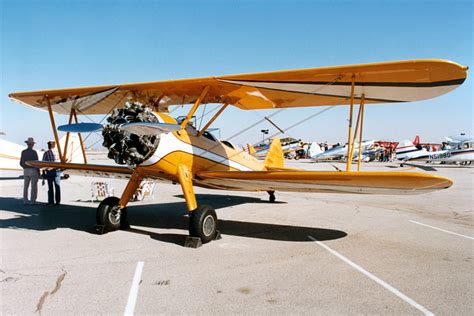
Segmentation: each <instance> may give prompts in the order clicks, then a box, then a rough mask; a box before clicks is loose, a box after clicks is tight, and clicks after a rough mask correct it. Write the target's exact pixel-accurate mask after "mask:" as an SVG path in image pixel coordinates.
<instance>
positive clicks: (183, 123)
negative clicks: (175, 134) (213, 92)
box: [181, 86, 210, 129]
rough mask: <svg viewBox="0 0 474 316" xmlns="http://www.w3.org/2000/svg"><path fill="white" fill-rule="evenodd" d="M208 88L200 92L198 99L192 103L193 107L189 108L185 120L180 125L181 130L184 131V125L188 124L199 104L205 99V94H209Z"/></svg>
mask: <svg viewBox="0 0 474 316" xmlns="http://www.w3.org/2000/svg"><path fill="white" fill-rule="evenodd" d="M209 88H210V87H209V86H206V87H205V88H204V90H202V92H201V95H200V96H199V98H197V99H196V102H194V105H193V107H192V108H191V110H189V113H188V115H186V118H185V119H184V120H183V122H182V123H181V129H184V128H185V127H186V124H188V122H189V120H190V119H191V117H193V115H194V112H196V110H197V108H198V106H199V104H201V101H202V100H203V99H204V98H205V97H206V94H207V92H209Z"/></svg>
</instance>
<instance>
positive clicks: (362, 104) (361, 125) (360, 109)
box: [357, 93, 365, 171]
mask: <svg viewBox="0 0 474 316" xmlns="http://www.w3.org/2000/svg"><path fill="white" fill-rule="evenodd" d="M364 101H365V94H364V93H362V98H361V99H360V107H359V112H360V111H362V113H361V115H360V133H359V155H358V156H357V171H360V157H361V152H362V128H363V127H364V109H365V103H364Z"/></svg>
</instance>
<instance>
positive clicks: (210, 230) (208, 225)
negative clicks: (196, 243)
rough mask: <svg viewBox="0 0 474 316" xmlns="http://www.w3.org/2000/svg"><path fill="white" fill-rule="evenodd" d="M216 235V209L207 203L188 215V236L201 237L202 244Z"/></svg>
mask: <svg viewBox="0 0 474 316" xmlns="http://www.w3.org/2000/svg"><path fill="white" fill-rule="evenodd" d="M216 235H217V215H216V211H214V209H213V208H212V207H210V206H208V205H201V206H199V207H198V208H197V209H196V210H194V211H192V212H191V214H190V216H189V236H191V237H198V238H201V241H202V243H203V244H205V243H208V242H210V241H211V240H214V239H215V238H216Z"/></svg>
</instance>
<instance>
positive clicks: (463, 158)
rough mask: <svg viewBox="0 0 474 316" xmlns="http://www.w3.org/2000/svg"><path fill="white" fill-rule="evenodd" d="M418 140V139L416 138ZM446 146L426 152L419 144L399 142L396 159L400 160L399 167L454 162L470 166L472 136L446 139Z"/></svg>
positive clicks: (472, 158)
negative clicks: (419, 162)
mask: <svg viewBox="0 0 474 316" xmlns="http://www.w3.org/2000/svg"><path fill="white" fill-rule="evenodd" d="M417 137H418V136H417ZM418 140H419V138H418ZM446 140H448V144H449V145H448V146H445V148H446V149H442V150H437V151H428V150H427V149H426V148H425V147H422V146H421V145H420V144H419V141H418V144H417V145H415V144H414V143H413V142H411V141H409V140H403V141H401V142H400V143H399V144H398V146H397V148H396V159H397V160H400V161H401V163H400V167H403V166H404V164H405V163H407V162H413V161H422V162H443V163H448V162H455V163H460V164H468V163H469V164H470V163H471V162H472V161H474V138H473V137H472V136H466V135H462V134H461V135H459V136H450V137H446Z"/></svg>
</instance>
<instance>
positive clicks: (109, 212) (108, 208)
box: [96, 196, 126, 231]
mask: <svg viewBox="0 0 474 316" xmlns="http://www.w3.org/2000/svg"><path fill="white" fill-rule="evenodd" d="M119 201H120V199H119V198H117V197H115V196H111V197H108V198H106V199H105V200H103V201H102V202H101V203H100V204H99V207H98V208H97V217H96V220H97V225H102V226H104V228H105V230H106V231H114V230H118V229H120V227H122V226H123V225H124V223H125V220H126V209H125V208H123V209H121V208H120V205H119Z"/></svg>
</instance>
